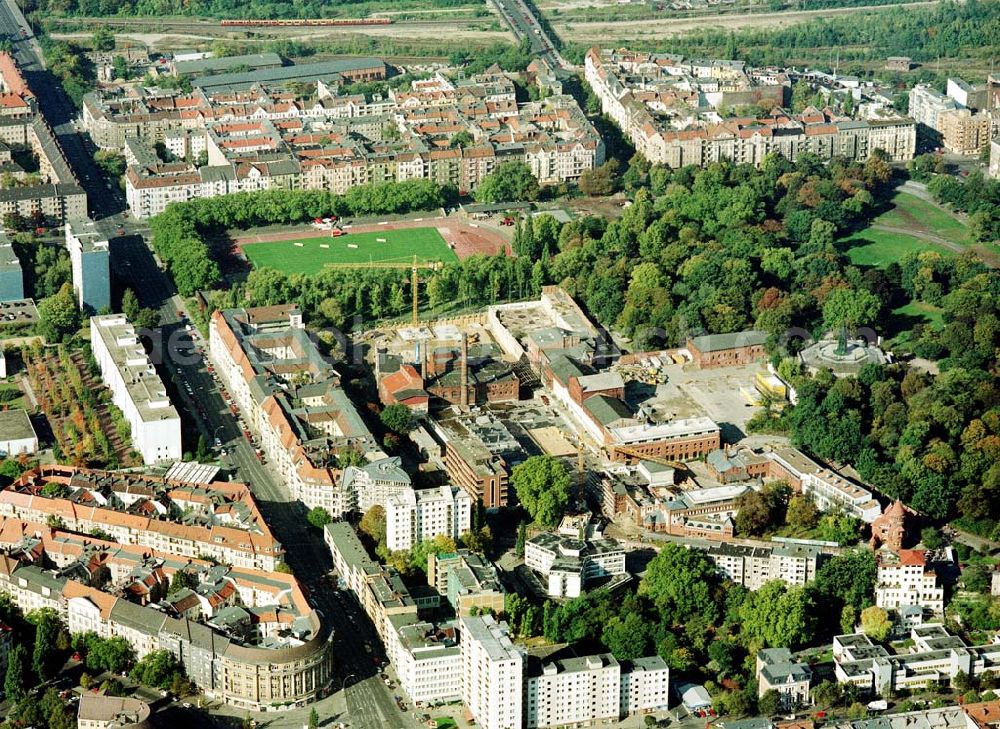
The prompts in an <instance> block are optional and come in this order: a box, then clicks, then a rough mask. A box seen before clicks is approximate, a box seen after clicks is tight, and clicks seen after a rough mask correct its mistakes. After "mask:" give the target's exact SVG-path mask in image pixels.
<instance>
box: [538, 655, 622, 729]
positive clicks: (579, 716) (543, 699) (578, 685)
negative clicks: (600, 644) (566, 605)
mask: <svg viewBox="0 0 1000 729" xmlns="http://www.w3.org/2000/svg"><path fill="white" fill-rule="evenodd" d="M532 669H534V670H529V672H528V677H527V681H526V682H525V717H524V718H525V722H526V725H527V726H528V727H547V726H560V725H564V724H565V725H569V726H574V725H578V724H585V723H589V722H592V721H603V720H607V719H617V718H618V713H619V711H620V709H621V694H620V691H621V666H619V664H618V661H617V660H615V657H614V656H613V655H611V654H610V653H601V654H598V655H593V656H585V657H583V658H566V659H564V660H557V661H551V662H548V663H544V664H541V665H538V666H534V665H533V666H532Z"/></svg>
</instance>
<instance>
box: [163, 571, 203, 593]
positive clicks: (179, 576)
mask: <svg viewBox="0 0 1000 729" xmlns="http://www.w3.org/2000/svg"><path fill="white" fill-rule="evenodd" d="M197 585H198V577H197V576H196V575H195V574H194V573H193V572H191V571H189V570H186V569H179V570H176V571H175V572H174V574H173V575H172V576H171V577H170V586H169V587H168V588H167V592H168V593H169V594H173V593H175V592H178V591H180V590H185V589H187V590H193V589H194V588H195V587H196V586H197Z"/></svg>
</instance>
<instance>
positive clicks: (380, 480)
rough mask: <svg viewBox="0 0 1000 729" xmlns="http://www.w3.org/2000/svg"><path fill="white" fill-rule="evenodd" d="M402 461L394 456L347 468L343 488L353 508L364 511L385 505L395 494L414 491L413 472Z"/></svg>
mask: <svg viewBox="0 0 1000 729" xmlns="http://www.w3.org/2000/svg"><path fill="white" fill-rule="evenodd" d="M400 464H401V461H400V459H399V458H398V457H393V458H383V459H380V460H378V461H373V462H372V463H368V464H366V465H364V466H348V467H347V468H345V469H344V479H343V488H344V491H345V494H347V496H346V497H345V498H346V499H347V500H348V501H349V502H352V506H353V510H354V511H358V512H360V513H362V514H364V513H365V512H367V511H368V510H369V509H370V508H372V507H373V506H382V507H385V506H386V502H387V501H388V499H389V497H390V496H392V495H394V494H399V493H405V492H407V491H412V490H413V487H412V483H411V481H410V474H408V473H407V472H406V471H404V470H403V468H402V466H401V465H400Z"/></svg>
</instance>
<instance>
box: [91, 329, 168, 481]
mask: <svg viewBox="0 0 1000 729" xmlns="http://www.w3.org/2000/svg"><path fill="white" fill-rule="evenodd" d="M90 346H91V349H92V350H93V353H94V359H95V360H96V361H97V365H98V367H99V368H100V370H101V377H102V379H103V380H104V383H105V384H106V385H107V386H108V388H109V389H110V390H111V393H112V396H113V401H114V404H115V405H117V406H118V408H119V409H120V410H121V411H122V413H123V415H124V416H125V421H126V422H127V423H128V424H129V428H130V429H131V435H132V447H133V448H134V449H135V450H136V452H138V453H139V454H140V455H141V456H142V460H143V462H144V463H145V464H147V465H151V464H154V463H159V462H161V461H171V460H180V459H181V419H180V416H179V415H178V414H177V411H176V410H175V409H174V406H173V405H171V403H170V398H168V397H167V391H166V388H164V386H163V382H161V381H160V378H159V376H158V375H157V374H156V370H155V369H154V368H153V363H152V362H150V361H149V357H147V356H146V351H145V350H144V349H143V346H142V343H141V342H140V341H139V338H138V337H137V336H136V333H135V329H134V328H133V327H132V325H131V324H130V323H129V321H128V319H127V318H126V317H125V315H124V314H108V315H106V316H93V317H91V318H90Z"/></svg>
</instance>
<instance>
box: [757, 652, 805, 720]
mask: <svg viewBox="0 0 1000 729" xmlns="http://www.w3.org/2000/svg"><path fill="white" fill-rule="evenodd" d="M756 665H757V668H756V676H757V697H758V698H759V697H761V696H763V695H764V694H766V693H767V692H768V691H771V690H774V691H777V692H778V696H779V697H780V699H781V709H782V710H784V711H795V710H796V709H797V708H798V707H800V706H809V704H810V703H811V699H810V696H809V686H810V683H811V682H812V669H811V668H809V666H808V664H806V663H801V662H798V661H795V660H794V659H793V658H792V652H791V651H790V650H788V649H787V648H765V649H764V650H761V651H759V652H758V653H757V662H756Z"/></svg>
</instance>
